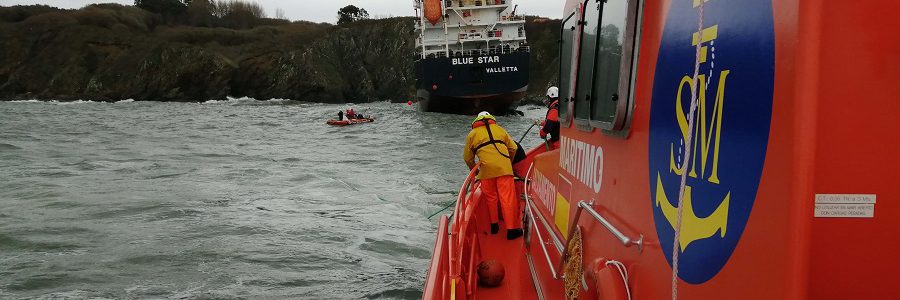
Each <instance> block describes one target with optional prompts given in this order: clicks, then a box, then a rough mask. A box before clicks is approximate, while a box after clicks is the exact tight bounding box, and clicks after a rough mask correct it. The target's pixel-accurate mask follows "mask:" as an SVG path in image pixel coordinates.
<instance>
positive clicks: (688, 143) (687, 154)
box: [656, 0, 706, 300]
mask: <svg viewBox="0 0 900 300" xmlns="http://www.w3.org/2000/svg"><path fill="white" fill-rule="evenodd" d="M705 2H706V1H704V0H700V17H699V20H698V25H697V27H698V29H697V34H699V35H700V36H701V38H700V40H698V42H697V49H696V53H695V54H694V77H693V84H691V110H690V112H689V113H688V135H687V139H686V140H685V141H684V161H683V165H682V166H683V168H684V171H682V173H681V186H679V188H678V218H677V220H676V222H675V239H674V241H673V242H672V244H673V245H672V300H677V299H678V254H679V253H680V252H681V241H680V240H681V221H682V216H683V215H684V190H685V187H686V186H687V176H688V172H687V168H688V166H690V161H691V159H692V158H691V154H692V153H693V150H692V149H691V148H692V146H693V144H694V143H693V138H694V119H695V118H694V115H695V113H696V111H697V106H698V103H697V99H698V95H697V93H698V91H699V89H698V85H700V83H699V82H698V79H699V77H700V49H701V48H702V46H703V39H702V36H703V3H705ZM656 192H657V193H661V192H662V191H656Z"/></svg>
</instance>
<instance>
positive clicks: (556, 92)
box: [547, 86, 559, 98]
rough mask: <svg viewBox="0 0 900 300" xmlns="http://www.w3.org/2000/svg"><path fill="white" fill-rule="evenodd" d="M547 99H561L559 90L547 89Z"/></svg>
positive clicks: (553, 87)
mask: <svg viewBox="0 0 900 300" xmlns="http://www.w3.org/2000/svg"><path fill="white" fill-rule="evenodd" d="M547 97H550V98H559V88H558V87H555V86H551V87H550V88H549V89H547Z"/></svg>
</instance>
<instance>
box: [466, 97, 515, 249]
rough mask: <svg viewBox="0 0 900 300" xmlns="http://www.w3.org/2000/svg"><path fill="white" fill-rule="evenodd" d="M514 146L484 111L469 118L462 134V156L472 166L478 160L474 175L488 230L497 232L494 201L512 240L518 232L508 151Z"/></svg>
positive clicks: (496, 214)
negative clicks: (487, 217) (484, 204)
mask: <svg viewBox="0 0 900 300" xmlns="http://www.w3.org/2000/svg"><path fill="white" fill-rule="evenodd" d="M516 150H518V146H517V145H516V142H515V141H513V139H512V138H511V137H510V136H509V134H508V133H506V130H504V129H503V128H502V127H500V125H497V120H496V119H495V118H494V116H492V115H491V114H490V113H488V112H482V113H480V114H478V117H476V118H475V121H473V122H472V131H470V132H469V136H468V137H466V147H465V149H464V150H463V159H464V160H465V161H466V164H467V165H468V166H469V169H472V168H474V167H475V158H476V157H478V161H480V162H481V167H479V170H478V171H479V172H478V179H479V180H481V195H482V196H483V197H484V199H485V200H487V206H488V211H489V212H490V215H491V234H497V233H498V232H500V220H499V214H498V211H497V202H498V200H499V202H500V208H501V210H502V211H503V221H504V223H505V224H506V239H508V240H514V239H517V238H519V237H521V236H522V233H523V232H522V224H521V223H522V219H521V218H520V216H519V214H520V210H519V200H518V199H517V198H516V183H515V178H514V177H513V168H512V161H511V160H510V156H511V154H515V153H516Z"/></svg>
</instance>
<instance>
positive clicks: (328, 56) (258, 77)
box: [0, 4, 559, 103]
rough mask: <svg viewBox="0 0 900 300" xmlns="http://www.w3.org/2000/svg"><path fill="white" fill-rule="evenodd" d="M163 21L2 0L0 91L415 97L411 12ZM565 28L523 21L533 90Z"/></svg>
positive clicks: (100, 8) (542, 80) (26, 95)
mask: <svg viewBox="0 0 900 300" xmlns="http://www.w3.org/2000/svg"><path fill="white" fill-rule="evenodd" d="M530 20H532V21H533V20H534V19H530ZM164 23H165V22H163V20H161V17H160V16H159V15H154V14H152V13H149V12H146V11H144V10H141V9H139V8H136V7H132V6H121V5H109V4H104V5H94V6H89V7H86V8H83V9H80V10H60V9H55V8H49V7H44V6H30V7H0V49H3V50H2V51H0V99H4V100H8V99H55V100H76V99H90V100H96V101H116V100H120V99H136V100H144V101H147V100H150V101H205V100H208V99H224V98H225V97H227V96H233V97H252V98H256V99H271V98H284V99H298V100H305V101H316V102H330V103H342V102H370V101H383V100H394V101H406V99H409V98H410V96H411V95H412V94H413V86H414V83H415V78H414V75H413V61H412V57H413V54H414V52H415V50H414V45H415V42H414V34H413V30H414V28H413V19H411V18H405V17H400V18H390V19H382V20H363V21H357V22H353V23H350V24H345V25H341V26H335V25H330V24H315V23H309V22H293V23H288V22H283V23H282V24H273V25H264V26H256V27H254V28H251V29H246V30H234V29H227V28H208V27H192V26H172V25H163V24H164ZM558 24H559V22H558V21H552V20H551V21H547V20H545V19H544V20H543V21H542V22H529V24H528V27H527V28H528V30H529V35H530V39H529V40H530V41H531V44H532V47H533V49H534V50H533V55H532V56H533V58H532V77H531V78H532V83H531V86H532V93H533V94H534V95H536V96H540V95H541V94H542V93H543V90H545V89H546V87H547V86H548V85H549V84H550V81H552V80H554V78H556V76H557V75H556V73H558V67H556V66H555V65H556V64H558V60H556V56H557V53H558V46H557V40H558V26H559V25H558Z"/></svg>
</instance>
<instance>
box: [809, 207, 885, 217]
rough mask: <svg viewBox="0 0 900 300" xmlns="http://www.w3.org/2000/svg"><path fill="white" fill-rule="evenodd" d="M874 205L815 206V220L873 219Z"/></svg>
mask: <svg viewBox="0 0 900 300" xmlns="http://www.w3.org/2000/svg"><path fill="white" fill-rule="evenodd" d="M874 217H875V204H816V218H874Z"/></svg>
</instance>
